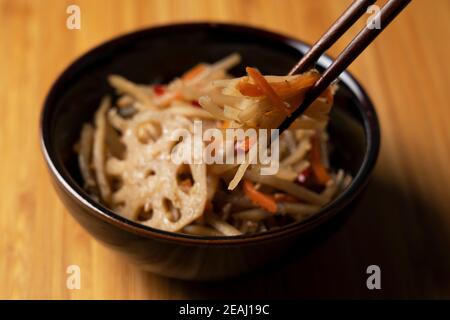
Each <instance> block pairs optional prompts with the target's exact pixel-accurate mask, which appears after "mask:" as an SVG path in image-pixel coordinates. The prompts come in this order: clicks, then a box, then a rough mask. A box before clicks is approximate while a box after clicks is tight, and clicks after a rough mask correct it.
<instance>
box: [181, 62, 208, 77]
mask: <svg viewBox="0 0 450 320" xmlns="http://www.w3.org/2000/svg"><path fill="white" fill-rule="evenodd" d="M205 68H206V65H205V64H204V63H199V64H198V65H196V66H195V67H193V68H192V69H190V70H188V71H186V72H185V73H184V74H183V76H182V77H181V79H182V80H183V81H189V80H192V79H194V78H195V77H196V76H198V75H199V74H200V73H202V72H203V70H205Z"/></svg>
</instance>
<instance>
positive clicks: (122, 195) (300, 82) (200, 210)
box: [77, 54, 352, 237]
mask: <svg viewBox="0 0 450 320" xmlns="http://www.w3.org/2000/svg"><path fill="white" fill-rule="evenodd" d="M239 62H240V57H239V55H238V54H232V55H230V56H228V57H225V58H224V59H222V60H220V61H218V62H216V63H213V64H207V63H200V64H198V65H195V66H193V67H192V69H190V70H188V71H187V72H185V73H184V74H183V75H181V76H180V78H177V79H174V80H173V81H172V82H170V83H168V84H154V85H142V84H136V83H133V82H131V81H130V80H127V79H125V78H123V77H122V76H120V75H110V76H109V77H108V81H109V83H110V84H111V85H112V86H113V87H114V88H115V90H116V93H117V95H118V96H117V99H114V100H113V99H111V98H110V97H105V98H104V99H102V101H101V103H100V106H99V108H98V110H97V111H96V113H95V116H94V119H93V122H92V124H84V125H83V128H82V130H81V134H80V141H79V143H78V144H77V146H78V147H77V151H78V163H79V168H80V173H81V176H82V179H83V182H84V187H85V189H86V190H87V191H88V192H89V193H90V194H91V195H92V196H93V197H95V198H96V199H98V200H99V201H101V202H102V203H103V204H104V205H106V206H108V207H109V208H111V209H112V210H114V211H116V212H118V213H119V214H121V215H123V216H124V217H126V218H127V219H130V220H132V221H136V222H139V223H142V224H144V225H147V226H150V227H153V228H157V229H161V230H165V231H171V232H181V233H186V234H192V235H201V236H209V237H216V236H236V235H240V234H245V233H255V232H264V231H266V230H270V229H273V228H277V227H281V226H283V225H285V224H287V223H291V222H294V221H302V220H305V219H308V218H309V217H311V216H312V215H314V214H316V213H317V212H318V211H319V210H320V209H321V208H322V207H323V206H324V205H326V204H327V203H328V202H329V201H331V200H332V199H334V198H335V197H336V196H337V195H338V194H340V193H341V192H342V191H343V190H344V189H345V188H347V187H348V185H349V184H350V183H351V180H352V178H351V176H350V175H348V174H346V173H345V172H344V170H342V169H339V170H337V171H333V170H332V169H331V168H330V165H329V152H328V147H327V146H328V142H327V140H328V135H327V133H326V130H325V128H326V125H327V123H328V119H329V112H330V109H331V107H332V104H333V95H334V92H335V90H336V86H331V87H329V88H328V89H327V90H326V91H325V92H324V93H323V94H322V96H321V97H320V98H318V99H317V100H316V101H315V102H314V103H313V104H312V105H311V106H310V107H309V108H308V109H307V110H306V111H305V112H304V114H303V115H302V116H301V117H299V118H298V119H296V120H295V121H294V123H293V124H292V126H291V127H290V128H289V129H288V130H287V131H286V132H284V133H283V134H282V135H281V136H280V137H279V152H280V154H279V159H278V160H277V161H279V170H278V171H277V172H276V173H275V174H273V175H261V174H260V170H261V168H262V167H263V165H262V164H261V163H258V162H256V163H254V162H253V161H252V160H255V159H256V154H257V153H256V152H253V151H255V150H256V144H255V143H254V142H255V141H254V140H250V139H248V140H243V141H236V142H235V141H233V143H234V142H235V144H233V143H232V144H231V147H230V145H229V144H227V143H223V144H222V145H220V144H219V145H216V149H215V152H219V154H222V153H225V152H226V151H227V150H228V149H230V148H231V150H232V151H233V152H238V151H239V152H243V153H244V158H243V161H242V162H240V163H235V164H217V163H212V164H206V163H205V162H201V161H200V162H199V161H191V162H189V163H183V162H181V163H177V162H175V161H173V159H172V158H171V155H173V154H174V152H175V153H177V152H179V151H182V150H183V148H184V147H186V146H187V145H188V144H187V142H185V141H184V140H183V141H182V140H179V141H175V140H174V139H173V137H172V133H173V132H175V131H177V130H180V129H184V130H186V132H189V133H190V134H192V133H193V132H194V128H195V123H194V121H197V120H199V121H202V126H203V130H206V129H208V128H220V130H221V132H222V133H224V132H225V130H226V129H227V128H232V129H244V130H246V129H252V128H253V129H273V128H277V127H278V126H279V125H280V123H281V122H282V121H283V120H284V119H285V118H286V117H287V116H289V115H290V114H291V113H292V112H293V111H294V110H295V108H296V107H297V106H298V105H300V103H301V102H302V100H303V97H304V94H305V93H306V91H307V90H308V89H309V88H311V87H312V86H313V85H314V83H315V81H317V79H318V77H319V73H318V72H317V71H315V70H311V71H308V72H306V73H304V74H301V75H294V76H263V75H262V74H261V73H260V72H259V71H258V70H257V69H255V68H250V67H249V68H247V69H246V70H247V73H248V74H247V76H244V77H240V78H231V77H230V76H229V75H228V73H227V71H228V70H229V69H230V68H232V67H234V66H236V65H237V64H238V63H239ZM112 101H116V102H115V103H114V104H113V103H112ZM213 143H215V141H212V140H211V141H206V142H205V141H200V146H201V147H206V148H208V147H211V146H213ZM194 145H195V143H194ZM198 147H199V146H198V145H197V148H198ZM227 148H228V149H227ZM201 153H202V152H199V151H198V149H194V155H193V158H192V159H191V160H193V159H195V160H198V157H199V154H200V155H201Z"/></svg>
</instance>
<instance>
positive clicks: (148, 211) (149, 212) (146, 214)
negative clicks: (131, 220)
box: [136, 206, 153, 222]
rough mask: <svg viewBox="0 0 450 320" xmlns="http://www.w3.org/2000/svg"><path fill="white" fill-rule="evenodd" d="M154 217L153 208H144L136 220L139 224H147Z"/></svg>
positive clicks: (138, 212)
mask: <svg viewBox="0 0 450 320" xmlns="http://www.w3.org/2000/svg"><path fill="white" fill-rule="evenodd" d="M152 217H153V208H152V207H151V206H142V207H140V208H139V209H138V211H137V214H136V220H137V221H139V222H145V221H148V220H150V219H151V218H152Z"/></svg>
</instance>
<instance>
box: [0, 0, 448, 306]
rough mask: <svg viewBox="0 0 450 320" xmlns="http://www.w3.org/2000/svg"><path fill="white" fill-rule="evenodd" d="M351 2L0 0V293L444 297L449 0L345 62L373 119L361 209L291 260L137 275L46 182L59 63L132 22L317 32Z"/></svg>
mask: <svg viewBox="0 0 450 320" xmlns="http://www.w3.org/2000/svg"><path fill="white" fill-rule="evenodd" d="M349 2H350V1H348V0H345V1H344V0H341V1H336V0H317V1H312V0H311V1H309V0H245V1H239V0H204V1H197V0H184V1H183V0H180V1H169V0H159V1H144V0H143V1H119V0H96V1H92V0H76V1H60V0H45V1H44V0H39V1H37V0H29V1H24V0H0V88H1V89H0V110H1V116H0V150H1V155H2V157H1V166H0V298H8V299H9V298H14V299H22V298H45V299H47V298H48V299H81V298H83V299H103V298H111V299H119V298H125V299H127V298H134V299H174V298H177V299H183V298H210V297H216V298H220V297H222V298H226V297H235V298H236V297H241V298H244V297H248V298H295V297H297V298H358V297H363V298H444V297H446V298H450V202H449V201H448V198H449V197H448V192H449V190H450V170H449V162H450V109H449V107H448V104H449V100H450V90H449V83H450V78H449V75H450V70H449V69H450V65H449V64H448V63H447V62H446V60H447V59H448V58H449V57H450V45H449V41H448V40H449V39H450V1H448V0H433V1H425V0H416V1H414V2H413V3H412V4H411V5H410V6H409V7H408V8H407V9H406V11H405V12H404V13H403V14H402V15H401V16H400V17H399V19H398V21H395V22H394V23H393V24H392V25H391V26H390V27H389V28H388V29H387V30H386V31H385V32H384V33H383V34H382V35H381V36H380V37H379V38H378V39H377V40H376V42H375V43H374V44H373V45H372V46H371V47H370V48H369V49H368V50H367V51H366V52H365V53H364V54H363V55H362V56H361V57H360V58H359V59H358V60H357V61H356V62H355V63H354V64H353V65H352V66H351V71H352V72H353V73H354V74H355V75H356V77H357V78H359V79H360V80H361V82H362V83H363V85H364V86H365V87H366V88H367V90H368V92H369V94H370V95H371V97H372V99H373V101H374V103H375V105H376V107H377V110H378V114H379V118H380V122H381V127H382V149H381V154H380V158H379V161H378V164H377V167H376V170H375V174H374V177H373V180H372V182H371V183H370V185H369V187H368V190H367V193H366V194H365V196H364V197H363V199H362V201H361V202H360V203H359V204H358V212H357V213H356V214H354V215H353V216H352V217H351V218H350V219H349V221H348V222H347V223H346V224H345V225H344V226H343V227H342V228H341V229H339V230H338V231H337V232H336V233H335V234H333V235H332V236H331V237H330V238H329V239H328V240H326V241H325V242H324V243H323V244H321V245H320V246H319V247H317V248H316V249H314V250H312V251H311V252H308V253H306V254H305V255H304V256H303V257H298V258H296V259H295V260H294V261H293V262H292V263H291V264H289V265H287V266H284V267H281V268H279V269H277V270H274V271H270V272H268V273H267V274H265V275H257V276H256V275H255V276H249V277H247V278H245V279H240V280H236V281H228V282H227V283H225V284H220V283H219V284H217V283H216V284H198V283H188V282H181V281H176V280H169V279H164V278H160V277H158V276H155V275H152V274H146V273H144V272H141V271H140V270H138V269H137V268H136V267H134V266H132V265H130V264H128V263H127V262H126V261H124V260H123V259H122V258H120V257H119V256H117V255H116V254H114V253H113V252H110V251H109V250H107V249H105V248H104V247H102V246H101V245H100V244H98V243H97V242H96V241H94V240H93V238H91V237H90V236H89V235H88V234H87V233H86V232H85V231H84V230H83V229H81V227H80V226H78V224H77V223H76V222H75V221H74V220H73V219H72V218H71V217H70V216H69V214H68V213H67V212H66V209H65V208H64V207H63V206H62V204H61V203H60V201H59V200H58V198H57V197H56V194H55V193H54V191H53V189H52V187H51V185H50V180H49V177H48V174H47V172H46V168H45V165H44V162H43V159H42V156H41V153H40V149H39V140H38V118H39V113H40V108H41V105H42V102H43V100H44V97H45V95H46V93H47V91H48V89H49V87H50V85H51V84H52V82H53V81H54V80H55V78H56V77H57V76H58V74H59V73H60V72H61V71H62V70H63V69H64V68H65V67H66V66H67V65H68V64H69V63H70V62H71V61H73V59H74V58H76V57H78V56H79V55H80V54H82V53H83V52H85V51H86V50H88V49H90V48H92V47H93V46H95V45H97V44H99V43H101V42H102V41H104V40H106V39H110V38H111V37H114V36H116V35H119V34H123V33H126V32H129V31H132V30H135V29H137V28H143V27H149V26H153V25H158V24H164V23H171V22H181V21H184V22H185V21H198V20H208V21H223V22H234V23H245V24H250V25H253V26H257V27H263V28H268V29H271V30H274V31H277V32H281V33H285V34H288V35H292V36H295V37H298V38H300V39H303V40H306V41H309V42H313V41H314V40H315V39H317V38H318V36H319V35H320V34H321V33H322V32H323V31H324V30H325V28H326V27H328V26H329V25H330V24H331V23H332V22H333V21H334V19H335V18H336V17H337V16H338V15H339V14H340V13H341V12H342V10H343V9H344V8H345V7H346V6H347V5H348V4H349ZM70 4H76V5H78V6H79V7H80V9H81V29H80V30H69V29H67V28H66V19H67V17H68V15H67V13H66V9H67V7H68V6H69V5H70ZM363 23H364V22H360V23H359V24H358V26H357V27H354V28H352V31H351V32H350V33H349V34H347V35H346V36H345V37H344V38H343V39H342V40H341V41H340V42H339V43H338V44H337V45H336V46H335V47H333V49H332V50H331V51H330V53H331V54H332V55H336V54H337V53H338V52H340V50H342V49H343V47H344V46H345V44H346V42H348V41H349V40H350V39H351V38H352V34H354V33H355V32H356V31H357V30H358V28H359V27H361V26H362V25H363ZM294 254H295V253H294ZM371 264H376V265H378V266H380V269H381V286H382V288H381V290H368V289H367V287H366V279H367V277H368V275H367V274H366V268H367V267H368V266H369V265H371ZM70 265H78V266H79V267H80V270H81V289H79V290H69V289H68V288H67V287H66V280H67V276H68V275H67V274H66V269H67V267H68V266H70Z"/></svg>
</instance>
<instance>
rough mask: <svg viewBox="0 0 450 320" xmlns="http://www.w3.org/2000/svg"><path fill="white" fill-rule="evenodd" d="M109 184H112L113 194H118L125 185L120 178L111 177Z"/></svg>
mask: <svg viewBox="0 0 450 320" xmlns="http://www.w3.org/2000/svg"><path fill="white" fill-rule="evenodd" d="M109 183H110V186H111V191H112V192H116V191H117V190H119V189H120V188H122V185H123V181H122V179H121V178H120V177H111V178H110V179H109Z"/></svg>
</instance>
